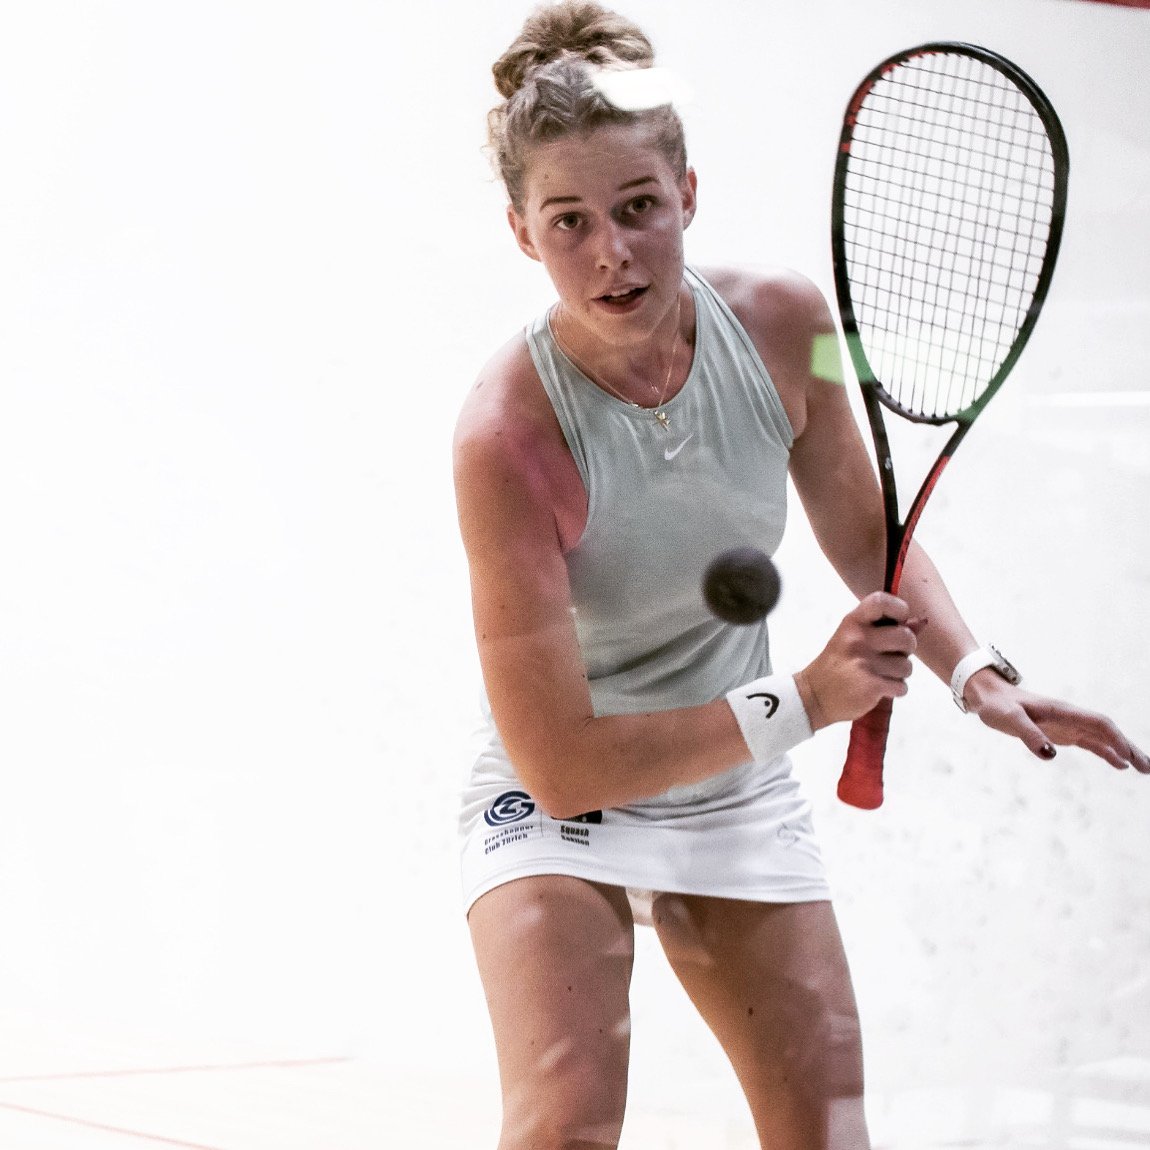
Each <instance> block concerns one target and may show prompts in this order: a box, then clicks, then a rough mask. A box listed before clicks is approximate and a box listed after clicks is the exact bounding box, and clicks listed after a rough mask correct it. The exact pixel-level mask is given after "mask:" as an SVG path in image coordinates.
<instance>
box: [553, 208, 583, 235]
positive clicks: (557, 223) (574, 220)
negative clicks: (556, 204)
mask: <svg viewBox="0 0 1150 1150" xmlns="http://www.w3.org/2000/svg"><path fill="white" fill-rule="evenodd" d="M579 223H580V220H579V215H578V213H577V212H564V213H563V215H561V216H556V217H555V219H553V220H552V221H551V226H552V227H555V228H558V229H559V230H560V231H561V232H573V231H574V230H575V229H576V228H577V227H578V226H579Z"/></svg>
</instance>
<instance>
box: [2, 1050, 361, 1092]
mask: <svg viewBox="0 0 1150 1150" xmlns="http://www.w3.org/2000/svg"><path fill="white" fill-rule="evenodd" d="M351 1061H352V1059H350V1058H345V1057H341V1058H296V1059H287V1060H284V1061H277V1062H231V1063H220V1064H218V1065H215V1064H209V1065H204V1066H148V1067H135V1068H133V1069H129V1070H78V1071H73V1072H71V1073H67V1074H24V1075H15V1076H13V1077H0V1085H7V1084H8V1083H13V1082H67V1081H70V1080H74V1079H83V1078H133V1077H136V1076H140V1075H144V1074H211V1073H215V1072H217V1071H221V1070H281V1069H282V1070H292V1069H295V1068H297V1067H300V1066H337V1065H339V1064H341V1063H344V1062H351Z"/></svg>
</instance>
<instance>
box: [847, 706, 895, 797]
mask: <svg viewBox="0 0 1150 1150" xmlns="http://www.w3.org/2000/svg"><path fill="white" fill-rule="evenodd" d="M893 706H894V700H893V699H882V700H881V701H880V702H879V703H878V705H877V706H876V707H875V708H874V709H873V710H870V711H868V712H867V713H866V714H865V715H862V716H860V717H859V718H857V719H855V721H854V722H853V723H852V724H851V739H850V744H849V745H848V746H847V761H846V762H845V763H844V764H843V773H842V776H841V777H840V778H839V788H838V794H839V798H840V799H842V801H843V802H844V803H849V804H850V805H851V806H852V807H860V808H861V809H862V810H864V811H873V810H874V809H875V808H876V807H881V806H882V763H883V757H884V755H885V754H886V736H887V732H888V731H889V730H890V712H891V708H892V707H893Z"/></svg>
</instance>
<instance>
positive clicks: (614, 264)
mask: <svg viewBox="0 0 1150 1150" xmlns="http://www.w3.org/2000/svg"><path fill="white" fill-rule="evenodd" d="M598 262H599V267H600V268H601V269H603V270H609V269H611V268H625V267H627V266H628V264H630V262H631V245H630V243H629V242H628V238H627V232H626V229H625V228H623V227H621V226H620V225H619V223H618V222H617V221H615V220H609V221H607V222H606V223H604V224H603V226H602V227H601V228H600V229H599V250H598Z"/></svg>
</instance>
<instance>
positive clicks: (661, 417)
mask: <svg viewBox="0 0 1150 1150" xmlns="http://www.w3.org/2000/svg"><path fill="white" fill-rule="evenodd" d="M655 418H656V419H657V420H658V421H659V423H660V424H662V426H663V427H664V428H665V429H666V430H667V431H670V430H671V422H670V420H669V419H668V418H667V413H666V412H665V411H656V412H655Z"/></svg>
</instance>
